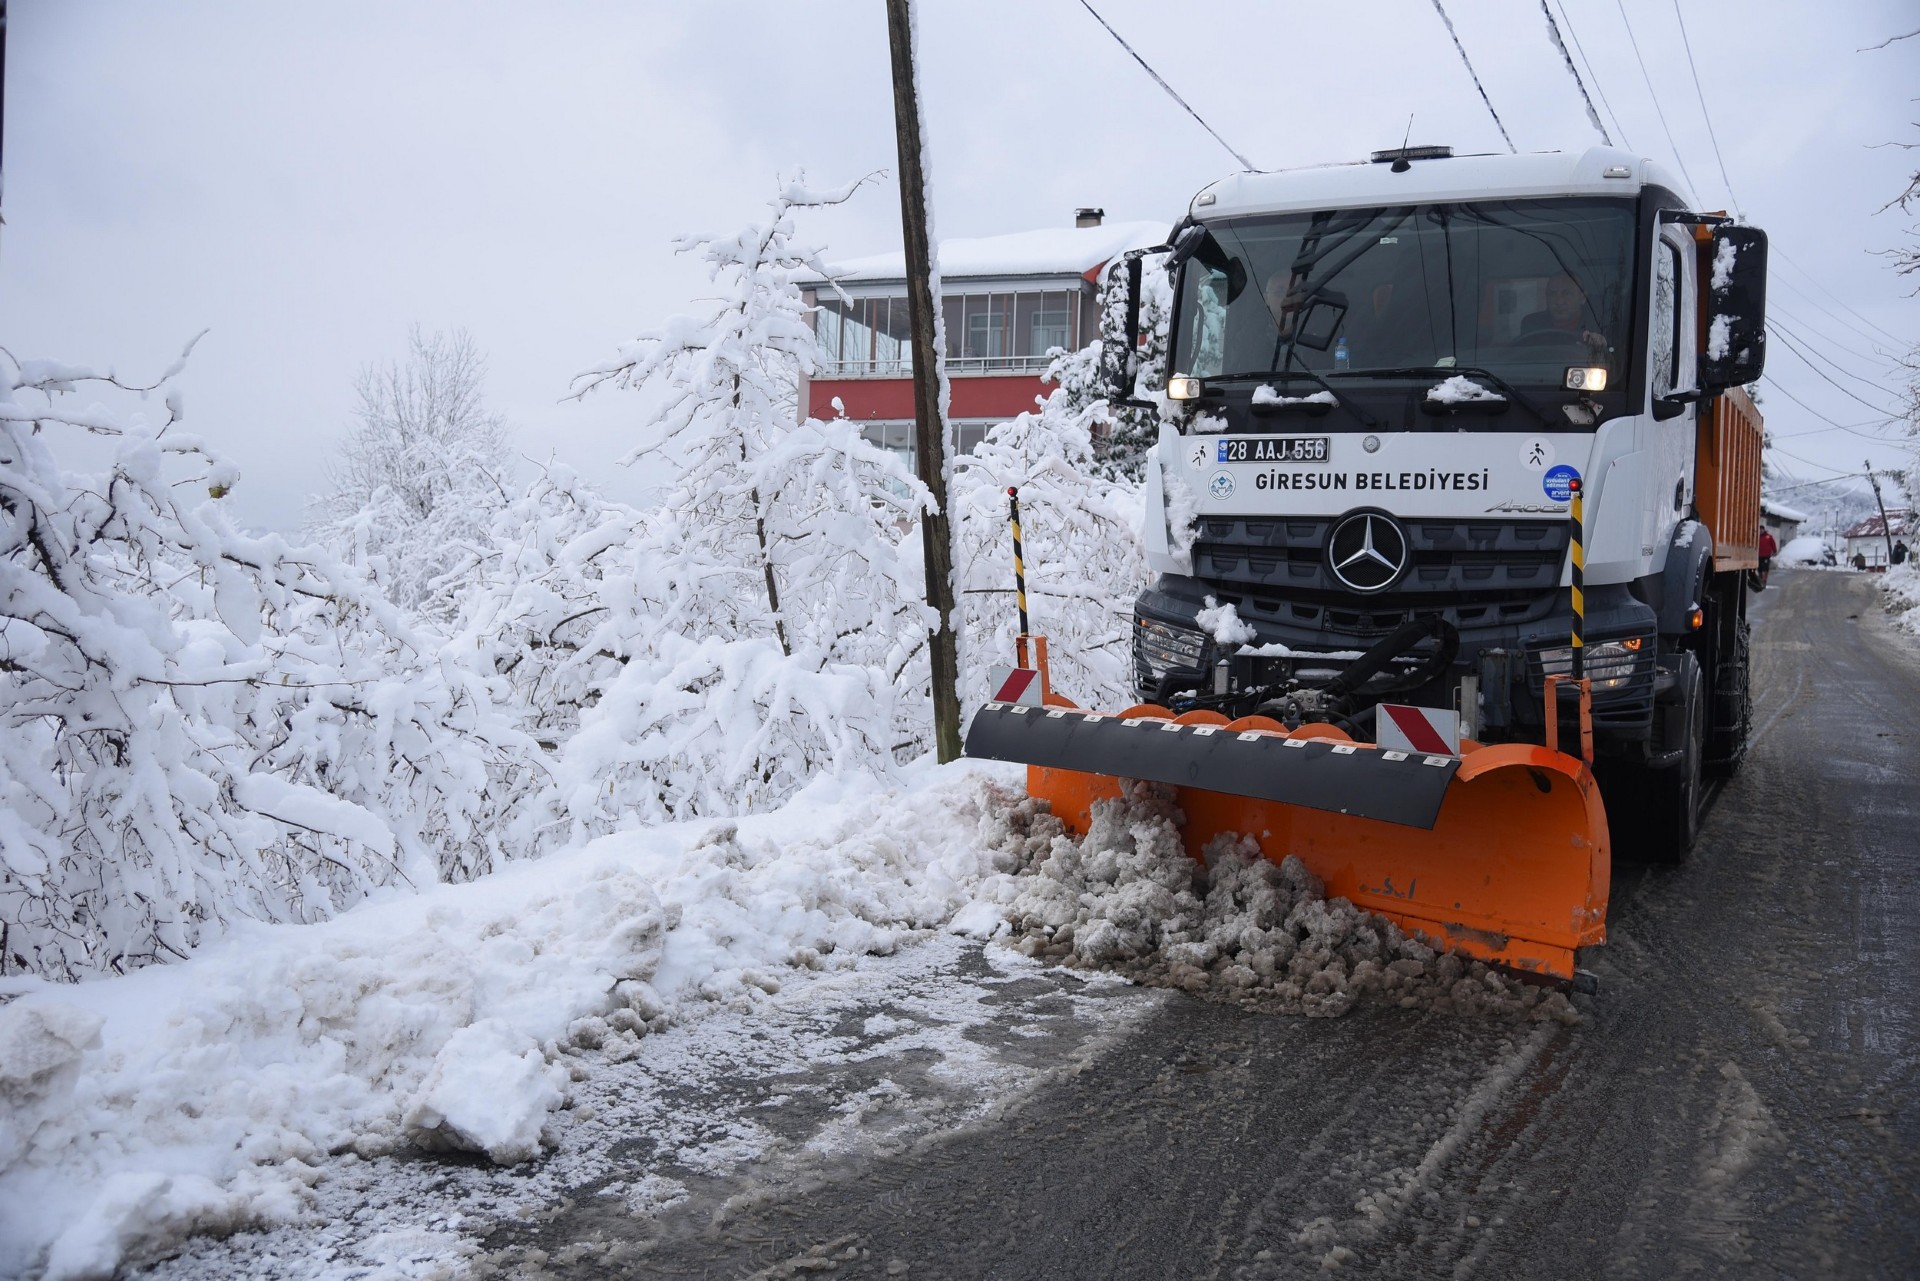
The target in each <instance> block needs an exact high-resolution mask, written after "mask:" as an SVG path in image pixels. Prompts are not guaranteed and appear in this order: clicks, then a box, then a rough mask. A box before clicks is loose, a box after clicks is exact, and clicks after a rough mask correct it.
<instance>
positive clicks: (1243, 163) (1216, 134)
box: [1080, 0, 1438, 169]
mask: <svg viewBox="0 0 1920 1281" xmlns="http://www.w3.org/2000/svg"><path fill="white" fill-rule="evenodd" d="M1435 2H1436V3H1438V0H1435ZM1080 7H1081V8H1083V9H1085V10H1086V11H1087V12H1088V13H1091V14H1093V20H1094V21H1095V22H1097V23H1099V24H1100V25H1101V26H1103V27H1105V28H1106V29H1107V34H1108V35H1110V36H1112V37H1113V38H1114V39H1115V40H1119V41H1120V47H1121V48H1122V49H1125V50H1126V51H1127V52H1128V53H1130V54H1133V60H1134V61H1135V62H1137V63H1139V64H1140V66H1141V69H1142V70H1144V71H1145V72H1146V73H1147V74H1148V75H1150V76H1152V77H1153V82H1154V83H1155V84H1157V85H1159V86H1160V87H1161V88H1162V89H1165V90H1166V91H1167V96H1168V97H1169V98H1172V99H1173V100H1174V101H1175V102H1177V103H1179V104H1180V106H1181V109H1182V110H1184V111H1185V112H1186V113H1187V114H1188V115H1190V116H1192V117H1193V118H1194V119H1195V120H1196V121H1199V124H1200V127H1201V128H1202V129H1205V130H1206V131H1207V132H1208V133H1210V134H1212V135H1213V140H1214V141H1215V142H1217V143H1219V144H1220V145H1221V146H1223V147H1225V148H1226V149H1227V154H1228V155H1230V156H1232V157H1233V158H1234V159H1235V160H1238V161H1239V162H1240V167H1241V168H1242V169H1252V168H1253V167H1254V166H1253V161H1251V160H1249V159H1247V158H1246V157H1245V156H1243V155H1241V154H1240V153H1239V152H1237V151H1235V150H1234V149H1233V144H1231V143H1229V142H1228V141H1227V140H1226V139H1225V138H1222V137H1221V136H1220V131H1219V130H1218V129H1215V128H1214V127H1213V126H1212V125H1210V124H1208V123H1207V122H1206V121H1204V120H1201V119H1200V113H1199V112H1197V111H1195V110H1194V109H1193V108H1192V107H1190V106H1188V105H1187V100H1186V99H1185V98H1182V97H1181V96H1180V95H1179V94H1177V93H1175V92H1174V91H1173V86H1172V85H1170V84H1168V83H1167V82H1166V81H1165V80H1163V79H1161V78H1160V73H1159V72H1158V71H1155V70H1154V69H1153V68H1152V67H1149V66H1147V60H1146V59H1145V58H1142V57H1141V56H1140V55H1139V54H1138V53H1135V52H1134V48H1133V46H1132V45H1130V44H1128V43H1127V42H1126V41H1125V40H1124V39H1122V38H1121V35H1120V33H1119V32H1118V31H1115V30H1114V29H1113V27H1112V25H1111V24H1110V23H1108V21H1107V20H1106V19H1105V18H1103V17H1101V16H1100V14H1099V11H1097V10H1096V9H1095V8H1094V7H1093V6H1092V5H1091V4H1088V3H1087V0H1080Z"/></svg>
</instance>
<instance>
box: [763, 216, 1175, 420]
mask: <svg viewBox="0 0 1920 1281" xmlns="http://www.w3.org/2000/svg"><path fill="white" fill-rule="evenodd" d="M1075 221H1076V223H1077V224H1078V225H1076V226H1074V227H1061V228H1051V229H1047V230H1041V231H1023V232H1016V233H1014V234H1012V235H1006V236H985V237H981V238H978V239H972V240H943V241H941V242H940V246H939V260H940V277H941V295H942V298H941V314H942V319H943V320H944V322H945V331H946V332H945V341H946V371H947V383H948V386H949V388H950V389H951V391H950V403H949V405H948V419H949V421H950V422H951V423H952V424H953V425H954V428H955V431H956V435H957V437H958V444H959V447H960V448H961V449H962V450H963V451H964V450H970V449H972V448H973V447H974V446H975V445H977V444H978V443H979V442H980V441H981V440H982V439H983V438H984V437H985V436H986V434H987V430H988V429H989V428H991V427H993V426H994V425H995V424H997V423H1003V422H1006V421H1007V420H1009V419H1011V418H1013V417H1014V416H1015V415H1018V414H1021V413H1025V412H1027V411H1029V410H1031V409H1032V408H1033V407H1034V404H1035V402H1036V400H1038V399H1041V398H1044V397H1045V396H1046V394H1047V393H1048V392H1050V391H1052V390H1053V384H1051V383H1049V382H1047V381H1046V378H1045V375H1046V371H1047V365H1048V363H1049V360H1048V356H1047V353H1048V351H1050V350H1052V349H1053V348H1056V347H1059V348H1065V349H1067V350H1069V351H1072V350H1077V349H1078V348H1081V347H1084V346H1085V345H1086V344H1087V343H1089V342H1091V341H1093V339H1094V338H1096V337H1098V336H1099V320H1100V312H1099V298H1098V296H1099V287H1100V279H1101V274H1102V273H1103V272H1104V271H1105V270H1106V266H1107V264H1108V263H1109V262H1111V261H1112V260H1113V259H1114V258H1116V257H1118V256H1119V255H1121V254H1123V253H1125V252H1126V251H1127V250H1129V249H1135V248H1145V247H1147V246H1150V245H1157V244H1160V243H1161V242H1162V241H1163V240H1164V239H1165V237H1166V233H1167V224H1166V223H1161V222H1125V223H1108V222H1105V221H1104V220H1103V219H1102V217H1101V211H1100V210H1097V209H1083V210H1080V211H1079V214H1078V216H1077V217H1076V219H1075ZM828 273H829V275H830V276H831V277H832V278H833V279H834V280H835V281H837V282H838V283H839V285H840V289H841V291H843V292H844V293H845V295H846V296H845V297H844V298H843V297H841V296H840V294H838V293H836V292H835V291H834V290H833V289H832V288H831V287H829V286H828V285H827V284H826V283H825V282H824V281H816V282H813V283H811V284H808V285H806V286H804V288H805V291H806V297H807V301H808V302H810V303H812V304H814V305H815V306H816V307H818V309H819V310H818V311H817V312H816V313H815V316H814V327H815V328H814V332H815V333H816V335H817V336H818V337H819V340H820V367H819V372H818V373H817V374H816V375H815V376H814V377H813V378H812V379H810V380H807V381H805V382H803V383H802V385H801V389H800V410H801V413H802V414H803V415H805V416H806V417H810V418H822V419H826V418H838V417H841V416H843V415H844V416H845V417H847V418H851V419H853V420H854V421H856V422H858V423H860V424H861V425H862V429H863V431H864V432H865V434H866V436H867V438H868V439H869V440H871V441H873V442H874V443H875V444H878V445H882V446H884V447H886V448H888V449H892V450H895V451H897V452H900V453H902V454H905V455H907V456H908V457H911V456H912V453H913V364H912V354H913V353H912V342H911V338H910V331H909V328H908V324H907V269H906V255H905V254H904V253H903V252H898V251H896V252H894V253H890V254H877V255H874V256H872V257H868V258H853V259H848V260H845V261H841V262H834V263H830V264H829V265H828Z"/></svg>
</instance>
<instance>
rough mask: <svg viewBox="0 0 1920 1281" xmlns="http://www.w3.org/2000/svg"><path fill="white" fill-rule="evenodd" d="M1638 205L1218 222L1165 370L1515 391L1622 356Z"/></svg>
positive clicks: (1504, 206)
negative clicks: (1425, 374) (1396, 376)
mask: <svg viewBox="0 0 1920 1281" xmlns="http://www.w3.org/2000/svg"><path fill="white" fill-rule="evenodd" d="M1633 246H1634V213H1633V206H1632V205H1631V204H1630V203H1628V202H1626V201H1615V200H1519V201H1497V202H1496V201H1487V202H1474V203H1471V204H1436V205H1417V206H1410V207H1401V208H1394V209H1341V210H1333V211H1329V212H1323V213H1303V214H1283V215H1277V216H1269V217H1256V218H1239V219H1233V220H1231V221H1224V222H1220V223H1216V224H1213V225H1211V226H1209V228H1208V236H1207V238H1206V239H1205V240H1204V241H1203V242H1202V243H1201V245H1200V248H1199V250H1198V251H1197V252H1196V253H1195V254H1194V255H1193V257H1192V258H1190V259H1189V260H1188V261H1187V263H1186V264H1185V268H1184V272H1183V277H1182V282H1181V286H1180V288H1181V298H1180V317H1181V319H1180V332H1179V334H1178V335H1177V339H1176V344H1175V351H1174V365H1173V367H1174V369H1175V370H1176V371H1177V372H1180V373H1185V374H1192V375H1194V376H1196V377H1201V378H1232V377H1235V376H1248V377H1256V376H1259V375H1262V374H1268V373H1274V372H1284V371H1287V370H1297V369H1309V370H1312V371H1314V372H1316V373H1320V374H1324V375H1328V376H1338V375H1341V374H1350V375H1363V374H1368V373H1372V374H1374V375H1375V376H1382V375H1384V374H1385V373H1386V372H1387V371H1391V370H1408V369H1418V370H1428V369H1435V368H1439V369H1444V368H1447V367H1451V366H1459V367H1461V368H1463V369H1480V370H1484V371H1486V372H1488V373H1491V374H1493V375H1495V376H1497V377H1498V378H1500V379H1503V380H1505V381H1506V382H1507V383H1509V384H1512V385H1514V386H1516V387H1526V386H1532V387H1541V386H1548V387H1555V388H1558V387H1562V386H1564V380H1565V378H1566V371H1567V369H1568V368H1569V367H1570V366H1583V367H1594V366H1599V367H1604V368H1606V369H1607V370H1608V371H1609V377H1608V379H1607V386H1608V390H1609V391H1615V392H1617V391H1618V390H1619V389H1620V388H1621V387H1622V385H1623V384H1624V382H1625V380H1626V374H1627V369H1626V365H1627V355H1628V353H1629V352H1631V351H1632V350H1633V347H1632V341H1631V338H1632V335H1631V322H1630V315H1631V300H1632V297H1633V286H1632V282H1633Z"/></svg>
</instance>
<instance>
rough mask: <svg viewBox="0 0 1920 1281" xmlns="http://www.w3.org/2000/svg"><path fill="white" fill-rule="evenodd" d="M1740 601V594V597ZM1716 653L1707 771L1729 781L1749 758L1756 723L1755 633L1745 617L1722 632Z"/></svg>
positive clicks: (1737, 618)
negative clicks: (1752, 667) (1752, 658)
mask: <svg viewBox="0 0 1920 1281" xmlns="http://www.w3.org/2000/svg"><path fill="white" fill-rule="evenodd" d="M1736 598H1737V593H1736ZM1716 630H1717V633H1718V634H1717V636H1716V638H1715V644H1714V649H1713V673H1712V682H1713V716H1712V718H1711V721H1710V723H1709V725H1708V728H1707V771H1708V773H1709V774H1711V775H1712V776H1714V777H1716V778H1725V777H1727V776H1728V775H1730V774H1732V773H1733V772H1734V771H1735V770H1737V769H1739V768H1740V762H1741V761H1742V760H1743V759H1744V758H1745V757H1746V754H1747V736H1748V734H1749V733H1750V732H1751V727H1752V721H1753V693H1752V675H1751V671H1750V663H1749V646H1750V645H1751V636H1752V631H1753V629H1752V628H1751V627H1750V626H1749V625H1748V623H1747V620H1746V619H1745V618H1744V617H1735V618H1734V619H1732V620H1731V623H1730V625H1728V626H1726V627H1724V628H1719V629H1716Z"/></svg>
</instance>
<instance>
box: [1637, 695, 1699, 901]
mask: <svg viewBox="0 0 1920 1281" xmlns="http://www.w3.org/2000/svg"><path fill="white" fill-rule="evenodd" d="M1685 672H1686V675H1685V676H1684V678H1683V680H1684V689H1685V693H1684V697H1685V699H1686V704H1685V708H1686V710H1685V713H1684V721H1683V723H1684V725H1685V727H1686V728H1685V730H1684V731H1683V735H1684V736H1683V738H1682V740H1681V742H1680V744H1679V746H1680V761H1679V763H1678V764H1676V765H1673V766H1670V767H1668V768H1666V769H1662V770H1652V771H1649V772H1648V776H1647V782H1648V784H1649V786H1648V788H1647V808H1646V820H1647V821H1646V835H1647V839H1646V852H1647V857H1648V859H1650V860H1651V861H1653V862H1656V863H1678V862H1680V861H1681V860H1682V859H1684V858H1686V856H1687V851H1688V850H1691V849H1692V848H1693V842H1694V838H1695V837H1697V836H1698V835H1699V834H1700V810H1701V807H1702V805H1703V803H1704V802H1705V799H1706V785H1705V781H1704V776H1705V763H1706V747H1707V741H1706V740H1707V698H1706V689H1705V682H1704V681H1702V680H1701V678H1700V665H1699V664H1698V663H1697V662H1690V663H1688V664H1687V666H1686V668H1685Z"/></svg>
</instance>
